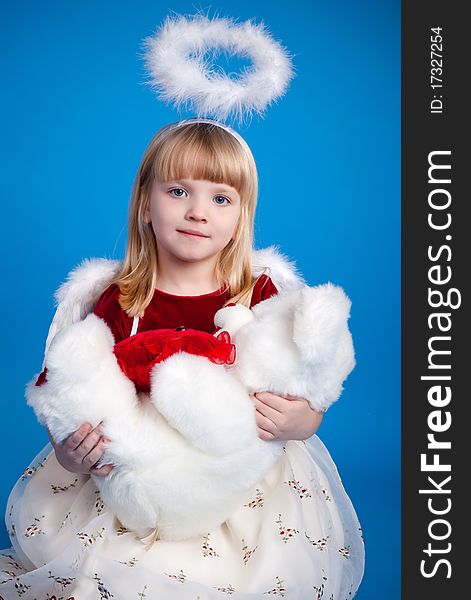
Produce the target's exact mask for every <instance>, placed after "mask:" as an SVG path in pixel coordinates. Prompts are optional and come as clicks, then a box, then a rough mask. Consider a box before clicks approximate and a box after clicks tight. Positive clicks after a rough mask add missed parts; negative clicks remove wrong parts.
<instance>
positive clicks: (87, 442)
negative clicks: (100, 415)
mask: <svg viewBox="0 0 471 600" xmlns="http://www.w3.org/2000/svg"><path fill="white" fill-rule="evenodd" d="M101 427H102V423H99V424H98V425H97V426H96V427H95V428H94V429H91V431H90V433H89V434H88V435H86V436H85V437H84V438H83V440H82V442H81V443H80V444H79V445H78V446H77V447H76V448H75V449H74V451H73V452H74V456H75V458H76V459H77V460H79V461H82V462H84V459H85V457H86V456H87V455H88V454H89V453H90V452H91V451H92V450H93V449H94V448H95V446H96V445H97V444H98V442H99V441H100V438H101ZM74 435H75V434H74ZM97 460H98V459H97ZM95 462H96V461H95ZM94 464H95V463H94V462H93V463H91V465H90V466H92V465H94Z"/></svg>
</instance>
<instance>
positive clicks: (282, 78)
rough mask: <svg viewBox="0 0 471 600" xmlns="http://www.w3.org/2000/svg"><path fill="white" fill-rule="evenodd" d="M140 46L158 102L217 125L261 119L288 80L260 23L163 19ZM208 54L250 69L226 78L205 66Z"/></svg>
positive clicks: (277, 49)
mask: <svg viewBox="0 0 471 600" xmlns="http://www.w3.org/2000/svg"><path fill="white" fill-rule="evenodd" d="M144 47H145V57H144V58H145V62H146V67H147V69H148V72H149V75H150V81H149V83H150V84H151V85H152V87H153V88H154V90H155V91H156V92H157V94H158V95H159V97H160V98H161V99H163V100H165V101H167V102H174V103H175V105H176V107H177V108H180V107H181V106H182V105H184V106H187V107H189V108H191V109H192V110H194V111H195V112H196V113H197V114H198V116H211V117H214V118H216V119H219V120H224V119H227V118H228V117H229V116H234V117H235V118H236V119H238V120H239V121H242V120H243V119H244V117H245V116H251V115H252V113H257V114H260V115H261V114H263V112H264V111H265V109H266V108H267V106H268V105H269V104H270V103H272V102H273V101H274V100H276V99H277V98H279V97H280V96H282V95H283V94H284V93H285V91H286V89H287V87H288V84H289V82H290V80H291V79H292V77H293V75H294V72H293V67H292V63H291V59H290V57H289V56H288V53H287V51H286V50H285V49H284V48H283V47H282V46H281V45H280V44H279V43H278V42H276V41H275V40H274V39H273V38H272V37H271V36H270V35H269V34H268V33H267V31H266V29H265V26H264V25H263V24H259V25H255V24H253V23H252V22H251V21H245V22H243V23H240V24H239V23H235V22H234V21H233V20H230V19H209V18H207V17H205V16H203V15H194V16H192V17H185V16H182V15H177V16H175V17H167V19H166V20H165V22H164V23H163V25H162V26H161V27H160V28H159V29H158V30H157V31H156V33H155V35H154V36H151V37H148V38H146V39H145V40H144ZM209 50H223V51H225V52H227V53H228V55H229V56H241V57H248V58H249V59H251V61H252V65H251V66H250V67H249V68H246V69H244V70H243V71H242V72H241V73H240V74H239V76H238V77H237V79H234V78H230V77H229V76H228V75H227V74H226V73H225V72H224V71H222V69H221V68H219V69H218V70H217V71H216V70H215V68H214V67H212V65H211V64H209V62H208V60H207V53H208V51H209ZM221 71H222V72H221Z"/></svg>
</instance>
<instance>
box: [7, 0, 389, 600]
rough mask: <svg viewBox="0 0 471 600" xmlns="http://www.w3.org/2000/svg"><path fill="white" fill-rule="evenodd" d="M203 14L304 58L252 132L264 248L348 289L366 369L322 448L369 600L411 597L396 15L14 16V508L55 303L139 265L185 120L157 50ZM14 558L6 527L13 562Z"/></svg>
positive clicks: (46, 6) (10, 457) (150, 9)
mask: <svg viewBox="0 0 471 600" xmlns="http://www.w3.org/2000/svg"><path fill="white" fill-rule="evenodd" d="M198 8H202V9H203V10H205V11H208V10H209V14H210V16H216V15H219V16H233V17H238V18H239V19H240V20H245V19H248V18H255V19H256V20H257V21H259V20H263V21H264V22H265V23H266V25H267V26H268V28H269V30H270V31H271V33H272V34H273V35H274V36H275V37H276V38H277V39H279V40H280V41H282V43H283V44H284V45H285V46H286V47H287V48H288V49H289V50H290V52H291V53H292V54H293V55H294V63H295V66H296V71H297V77H296V78H295V79H294V81H293V83H292V85H291V88H290V90H289V92H288V93H287V95H286V96H285V97H284V98H283V99H282V100H281V101H279V102H278V103H277V104H276V105H274V106H272V107H271V108H270V109H269V110H268V112H267V115H266V118H265V119H264V120H261V119H258V118H255V119H254V120H253V121H252V123H251V124H250V126H247V127H241V128H240V129H239V130H240V131H241V133H242V134H243V135H244V137H245V138H246V140H247V142H248V143H249V145H250V146H251V148H252V150H253V153H254V156H255V159H256V161H257V164H258V168H259V175H260V196H259V208H258V214H257V220H256V245H257V247H264V246H266V245H270V244H278V245H279V246H280V248H281V250H282V251H283V252H284V253H285V254H287V255H288V256H289V257H291V258H294V259H296V261H297V264H298V266H299V268H300V270H301V272H303V273H304V275H305V277H306V279H307V280H308V282H309V283H311V284H316V283H321V282H325V281H327V280H330V281H333V282H335V283H338V284H340V285H342V286H343V287H344V288H345V290H346V291H347V293H348V294H349V296H350V297H351V299H352V302H353V309H352V318H351V329H352V332H353V336H354V340H355V346H356V356H357V367H356V368H355V370H354V372H353V373H352V375H351V376H350V378H349V380H348V382H347V385H346V390H345V392H344V393H343V396H342V398H341V400H340V401H339V402H338V404H336V405H334V406H333V407H332V408H331V409H330V410H329V412H328V413H327V415H326V417H325V419H324V422H323V424H322V426H321V429H320V430H319V436H320V437H321V439H322V440H323V441H324V442H325V443H326V445H327V446H328V448H329V450H330V452H331V454H332V456H333V458H334V460H335V462H336V463H337V466H338V468H339V472H340V475H341V477H342V480H343V482H344V485H345V487H346V489H347V492H348V493H349V495H350V497H351V499H352V501H353V503H354V505H355V507H356V510H357V513H358V516H359V518H360V521H361V523H362V526H363V532H364V537H365V541H366V553H367V562H366V573H365V577H364V580H363V584H362V586H361V588H360V591H359V594H358V596H357V597H358V599H359V600H366V599H376V598H377V597H378V595H379V594H381V597H382V600H389V599H397V598H399V595H400V593H399V590H400V372H399V365H400V363H399V338H400V271H399V268H400V229H399V228H400V5H399V2H397V1H394V2H393V1H391V2H388V1H383V2H373V1H367V0H357V2H355V3H352V2H350V1H348V0H334V1H332V2H330V3H326V2H321V1H318V0H310V1H309V2H308V1H304V2H302V1H295V0H293V1H291V2H274V1H273V0H270V1H262V0H250V1H246V0H239V2H238V3H237V8H235V5H233V4H230V3H229V2H225V1H219V2H214V3H212V4H211V5H203V4H201V5H197V4H195V3H192V2H190V1H188V2H187V1H179V2H178V1H174V2H170V1H168V2H165V3H164V2H159V3H157V2H151V1H144V0H133V2H118V1H108V2H106V1H96V2H83V1H82V2H76V1H71V2H66V3H64V2H53V1H45V2H41V3H38V2H32V1H30V2H22V3H9V5H7V4H6V3H2V6H1V9H0V10H1V18H0V22H1V25H0V27H1V32H0V56H2V63H3V64H2V78H3V83H4V89H3V91H2V94H1V95H0V107H1V115H2V119H1V129H2V135H1V137H2V140H3V147H2V156H1V161H0V165H1V182H2V196H3V200H2V202H3V204H2V206H3V218H2V236H1V243H2V246H3V248H2V255H3V257H4V262H3V265H2V281H3V292H2V294H1V302H2V306H1V315H2V330H3V331H2V333H3V340H4V343H3V344H2V351H1V352H2V354H1V365H2V379H1V381H2V388H3V389H2V397H3V402H2V407H3V415H2V416H3V418H2V420H1V422H0V435H1V439H2V442H3V452H2V457H1V459H0V460H1V473H2V484H1V486H0V506H1V507H2V508H1V510H3V507H4V506H6V501H7V496H8V492H9V490H10V489H11V486H12V485H13V483H14V482H15V480H16V478H17V477H18V476H19V475H20V474H21V473H22V471H23V470H24V468H25V467H26V466H27V465H28V463H29V461H30V460H31V459H32V458H33V456H34V455H35V453H36V452H37V451H38V450H39V449H40V448H41V447H42V445H43V444H44V443H45V442H46V440H47V438H46V434H45V431H44V430H43V429H42V428H41V427H40V426H39V425H38V424H37V423H36V420H35V417H34V415H33V413H32V411H31V410H30V409H29V408H28V407H27V406H26V404H25V401H24V397H23V392H24V385H25V383H26V382H27V381H28V380H29V379H31V377H32V375H33V374H34V373H36V372H38V371H39V370H40V366H41V362H42V352H43V346H44V341H45V338H46V335H47V329H48V326H49V321H50V319H51V317H52V315H53V302H52V295H53V292H54V290H55V289H56V287H57V286H58V285H59V283H60V282H61V281H63V280H64V278H65V276H66V274H67V272H68V271H69V270H70V269H71V268H72V267H73V266H74V265H76V264H77V263H78V262H79V261H80V260H81V259H82V258H84V257H93V256H106V257H112V258H120V257H122V255H123V249H124V243H125V240H126V219H127V204H128V198H129V194H130V189H131V185H132V181H133V178H134V174H135V172H136V169H137V167H138V164H139V161H140V158H141V156H142V153H143V151H144V148H145V146H146V144H147V142H148V141H149V139H150V138H151V137H152V135H153V134H154V133H155V132H156V131H157V130H158V129H159V128H160V127H162V126H163V125H165V124H167V123H168V122H171V121H175V120H177V119H178V118H179V115H178V114H177V113H176V112H175V111H174V110H173V109H172V108H171V107H168V106H165V105H164V104H163V103H161V102H159V101H157V100H156V99H155V97H154V96H153V94H152V92H151V91H150V90H149V88H148V87H146V86H145V85H144V79H145V73H144V69H143V64H142V60H141V58H140V53H141V49H140V43H141V41H142V39H143V38H144V37H145V36H147V35H150V34H151V33H152V32H153V31H154V28H155V27H156V26H157V25H158V24H159V23H160V22H161V21H162V20H163V18H164V17H165V15H167V14H168V13H169V11H171V10H172V11H175V12H177V13H194V12H195V10H196V9H198ZM236 62H237V61H236ZM229 63H230V61H229ZM242 63H243V61H241V64H242ZM229 66H230V64H229ZM181 116H182V117H185V116H189V115H188V113H182V115H181ZM7 545H8V538H7V535H6V531H5V528H4V526H3V524H2V525H1V526H0V548H2V547H6V546H7Z"/></svg>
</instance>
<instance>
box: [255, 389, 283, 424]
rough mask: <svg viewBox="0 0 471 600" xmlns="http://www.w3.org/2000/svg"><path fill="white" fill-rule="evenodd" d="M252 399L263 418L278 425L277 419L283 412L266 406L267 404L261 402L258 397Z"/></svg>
mask: <svg viewBox="0 0 471 600" xmlns="http://www.w3.org/2000/svg"><path fill="white" fill-rule="evenodd" d="M252 399H253V402H254V404H255V408H256V409H257V411H258V412H259V413H260V414H262V415H263V416H265V417H267V418H268V419H270V420H271V421H273V422H275V423H276V421H277V419H278V418H279V417H280V415H281V412H280V411H279V410H276V408H272V407H271V406H269V405H268V404H265V402H262V401H261V400H259V399H258V397H257V396H252Z"/></svg>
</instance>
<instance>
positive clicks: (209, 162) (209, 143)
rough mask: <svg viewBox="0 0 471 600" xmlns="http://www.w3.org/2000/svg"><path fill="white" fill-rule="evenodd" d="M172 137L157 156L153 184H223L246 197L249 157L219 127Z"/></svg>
mask: <svg viewBox="0 0 471 600" xmlns="http://www.w3.org/2000/svg"><path fill="white" fill-rule="evenodd" d="M172 133H173V135H172V136H171V138H170V139H169V138H165V140H164V141H163V143H162V144H161V146H160V148H159V151H158V152H157V153H156V156H155V162H154V166H153V173H152V174H153V177H154V179H155V180H157V181H174V180H176V179H202V180H206V181H212V182H214V183H225V184H227V185H230V186H231V187H233V188H234V189H236V190H237V191H238V193H239V194H240V196H241V197H243V196H244V195H245V193H246V191H247V188H248V182H247V173H248V171H249V169H248V168H247V167H248V164H247V163H248V157H247V154H246V152H245V149H244V148H243V147H242V146H241V144H240V142H238V141H237V140H236V139H235V138H234V136H232V135H231V134H227V132H225V131H224V130H223V129H222V128H221V127H218V126H215V125H209V126H208V125H207V124H202V123H199V124H194V125H192V126H191V127H190V126H188V127H180V128H179V129H177V130H175V131H174V132H172Z"/></svg>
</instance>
